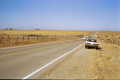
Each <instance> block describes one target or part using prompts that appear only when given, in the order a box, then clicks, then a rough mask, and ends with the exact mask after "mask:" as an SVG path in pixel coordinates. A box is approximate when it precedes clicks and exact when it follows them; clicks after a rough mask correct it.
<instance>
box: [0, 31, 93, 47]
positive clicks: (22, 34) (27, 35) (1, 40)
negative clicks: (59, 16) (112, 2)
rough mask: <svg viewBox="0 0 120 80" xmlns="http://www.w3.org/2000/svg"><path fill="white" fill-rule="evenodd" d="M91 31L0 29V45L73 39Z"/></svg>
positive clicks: (7, 45)
mask: <svg viewBox="0 0 120 80" xmlns="http://www.w3.org/2000/svg"><path fill="white" fill-rule="evenodd" d="M90 33H91V31H64V30H0V47H11V46H17V45H26V44H33V43H41V42H49V41H59V40H74V39H80V37H83V36H84V35H89V34H90Z"/></svg>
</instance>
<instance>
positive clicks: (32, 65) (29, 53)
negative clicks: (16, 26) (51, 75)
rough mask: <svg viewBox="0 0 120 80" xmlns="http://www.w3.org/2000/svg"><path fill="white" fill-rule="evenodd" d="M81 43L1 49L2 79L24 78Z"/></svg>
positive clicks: (0, 71) (0, 74)
mask: <svg viewBox="0 0 120 80" xmlns="http://www.w3.org/2000/svg"><path fill="white" fill-rule="evenodd" d="M80 43H81V41H79V40H75V41H64V42H50V43H42V44H36V45H31V46H23V47H16V48H5V49H0V79H22V78H23V77H24V76H26V75H28V74H30V73H32V72H33V71H35V70H36V69H38V68H40V67H42V66H43V65H45V64H47V63H49V62H50V61H52V60H53V59H55V58H57V57H59V56H61V55H63V54H64V53H66V52H68V51H70V50H72V49H73V48H75V47H76V46H78V45H79V44H80Z"/></svg>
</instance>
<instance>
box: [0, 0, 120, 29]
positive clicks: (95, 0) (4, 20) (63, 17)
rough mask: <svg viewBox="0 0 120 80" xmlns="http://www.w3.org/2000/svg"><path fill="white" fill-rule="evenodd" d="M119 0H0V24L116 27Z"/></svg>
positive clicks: (119, 21) (3, 26)
mask: <svg viewBox="0 0 120 80" xmlns="http://www.w3.org/2000/svg"><path fill="white" fill-rule="evenodd" d="M119 5H120V4H119V0H0V27H1V28H9V27H13V28H17V29H34V28H39V29H62V30H120V17H119V16H120V15H119V13H120V10H119V8H120V6H119Z"/></svg>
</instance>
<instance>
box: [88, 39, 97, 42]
mask: <svg viewBox="0 0 120 80" xmlns="http://www.w3.org/2000/svg"><path fill="white" fill-rule="evenodd" d="M87 41H90V42H96V40H95V39H88V40H87Z"/></svg>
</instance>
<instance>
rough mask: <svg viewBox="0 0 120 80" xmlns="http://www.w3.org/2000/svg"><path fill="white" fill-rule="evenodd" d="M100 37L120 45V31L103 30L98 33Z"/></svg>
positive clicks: (102, 39) (107, 41)
mask: <svg viewBox="0 0 120 80" xmlns="http://www.w3.org/2000/svg"><path fill="white" fill-rule="evenodd" d="M97 35H98V39H100V40H101V41H104V42H106V43H111V44H116V45H120V32H113V31H101V32H98V33H97Z"/></svg>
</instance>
